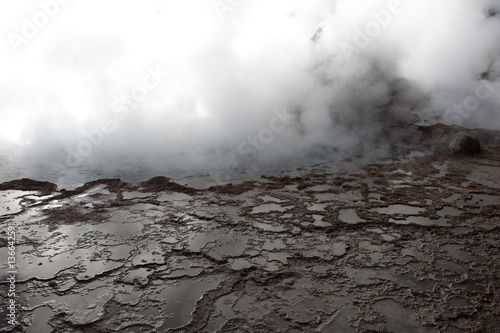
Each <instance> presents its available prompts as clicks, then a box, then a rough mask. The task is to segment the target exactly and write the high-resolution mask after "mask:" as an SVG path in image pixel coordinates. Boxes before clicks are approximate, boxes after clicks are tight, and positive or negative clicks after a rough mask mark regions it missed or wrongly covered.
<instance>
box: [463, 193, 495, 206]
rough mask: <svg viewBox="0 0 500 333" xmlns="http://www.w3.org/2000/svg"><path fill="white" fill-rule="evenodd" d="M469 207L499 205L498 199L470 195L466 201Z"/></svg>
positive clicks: (491, 196) (488, 195)
mask: <svg viewBox="0 0 500 333" xmlns="http://www.w3.org/2000/svg"><path fill="white" fill-rule="evenodd" d="M466 202H467V204H469V205H474V206H481V207H482V206H487V205H500V197H499V196H496V195H490V194H479V193H474V194H472V198H471V199H469V200H467V201H466Z"/></svg>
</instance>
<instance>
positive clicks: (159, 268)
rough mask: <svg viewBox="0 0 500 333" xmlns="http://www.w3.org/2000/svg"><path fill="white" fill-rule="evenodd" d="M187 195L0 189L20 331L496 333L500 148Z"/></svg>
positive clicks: (108, 188)
mask: <svg viewBox="0 0 500 333" xmlns="http://www.w3.org/2000/svg"><path fill="white" fill-rule="evenodd" d="M329 170H330V169H328V168H326V167H322V166H317V167H315V168H310V169H308V170H307V171H304V172H302V173H301V174H299V175H297V176H293V177H292V176H290V177H263V178H259V179H256V180H253V181H247V182H243V183H240V184H236V185H231V184H229V185H224V186H214V187H210V188H208V189H196V188H193V187H189V186H186V185H182V184H177V183H175V182H172V181H170V180H169V179H167V178H162V177H158V178H153V179H151V180H149V181H147V182H144V183H140V184H129V183H125V182H122V181H120V180H117V179H115V180H100V181H96V182H92V183H88V184H86V185H85V186H83V187H81V188H77V189H76V190H74V191H63V190H57V189H56V186H55V185H53V184H50V183H41V182H36V181H31V180H27V179H24V180H19V181H14V182H9V183H4V184H2V185H0V212H1V214H2V215H1V217H0V223H1V225H2V230H1V233H0V235H1V239H0V246H2V247H1V248H0V252H1V253H2V257H1V258H3V259H5V260H2V262H0V272H1V275H2V279H1V280H2V286H1V287H2V302H3V304H2V310H1V311H2V313H1V314H0V327H2V328H3V331H10V330H11V329H12V326H9V325H8V323H7V319H6V303H5V302H6V301H7V296H6V294H7V287H8V286H7V282H6V277H7V273H6V272H7V271H8V267H7V262H6V261H7V259H6V258H7V254H6V253H7V247H6V245H7V236H6V230H7V227H6V226H7V225H8V224H9V223H11V224H12V223H13V224H15V225H16V228H17V242H16V254H17V271H18V273H17V275H16V279H17V283H16V287H17V292H18V302H19V304H18V306H19V307H20V308H19V310H20V311H19V312H18V313H17V320H18V322H19V324H18V325H17V326H15V327H14V328H13V331H14V332H36V333H43V332H170V331H171V332H252V333H253V332H266V333H267V332H290V333H295V332H343V333H349V332H398V333H403V332H446V333H458V332H500V319H499V318H500V305H499V303H500V290H499V287H500V260H499V249H500V229H499V227H500V221H499V215H500V212H499V207H500V147H496V148H495V147H489V148H484V149H483V151H482V152H481V153H480V154H478V155H476V156H471V157H452V156H449V155H447V154H443V153H436V154H433V155H431V156H425V157H420V158H417V159H413V160H411V161H410V162H405V163H396V164H394V163H391V164H378V165H365V166H362V167H360V166H352V167H349V162H347V163H346V167H344V168H343V169H342V170H338V171H336V172H335V173H332V172H330V171H329Z"/></svg>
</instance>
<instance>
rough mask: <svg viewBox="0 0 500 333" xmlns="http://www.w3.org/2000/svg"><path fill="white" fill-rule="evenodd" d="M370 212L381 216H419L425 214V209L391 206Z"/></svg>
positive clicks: (373, 209)
mask: <svg viewBox="0 0 500 333" xmlns="http://www.w3.org/2000/svg"><path fill="white" fill-rule="evenodd" d="M370 211H371V212H377V213H379V214H400V215H418V214H420V213H422V212H424V211H425V208H420V207H414V206H408V205H389V206H388V207H378V208H372V209H370Z"/></svg>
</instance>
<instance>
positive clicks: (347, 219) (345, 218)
mask: <svg viewBox="0 0 500 333" xmlns="http://www.w3.org/2000/svg"><path fill="white" fill-rule="evenodd" d="M338 219H339V220H341V221H342V222H344V223H350V224H355V223H360V222H366V220H365V219H362V218H360V217H359V216H358V213H356V209H354V208H351V209H342V210H340V211H339V217H338Z"/></svg>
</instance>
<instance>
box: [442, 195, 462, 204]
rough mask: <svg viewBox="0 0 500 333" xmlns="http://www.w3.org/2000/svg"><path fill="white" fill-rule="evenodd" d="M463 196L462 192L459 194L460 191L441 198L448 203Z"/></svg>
mask: <svg viewBox="0 0 500 333" xmlns="http://www.w3.org/2000/svg"><path fill="white" fill-rule="evenodd" d="M461 196H462V194H459V193H453V194H452V195H450V196H449V197H448V198H445V199H441V200H442V201H444V202H448V203H452V202H453V201H455V200H457V199H458V198H460V197H461Z"/></svg>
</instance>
